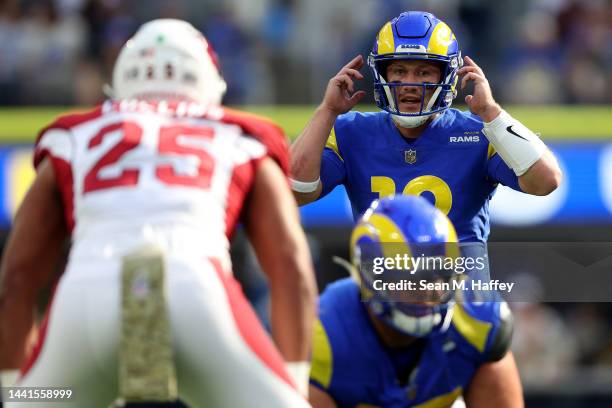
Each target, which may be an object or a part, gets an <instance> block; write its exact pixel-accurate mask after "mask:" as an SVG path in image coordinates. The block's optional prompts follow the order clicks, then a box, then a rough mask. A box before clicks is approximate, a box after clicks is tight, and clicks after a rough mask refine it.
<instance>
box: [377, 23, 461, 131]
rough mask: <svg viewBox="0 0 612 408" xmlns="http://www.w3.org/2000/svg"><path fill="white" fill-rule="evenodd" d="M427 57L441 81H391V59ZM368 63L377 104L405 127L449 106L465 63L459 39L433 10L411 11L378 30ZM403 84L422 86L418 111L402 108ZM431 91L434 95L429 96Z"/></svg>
mask: <svg viewBox="0 0 612 408" xmlns="http://www.w3.org/2000/svg"><path fill="white" fill-rule="evenodd" d="M397 60H426V61H433V62H436V63H437V64H439V66H440V72H441V77H440V82H438V83H398V82H393V83H390V82H388V81H387V80H386V69H387V66H388V65H389V64H390V63H391V62H392V61H397ZM368 65H369V66H370V68H371V69H372V74H373V76H374V99H375V101H376V105H377V106H378V107H379V108H381V109H382V110H385V111H387V112H389V113H390V114H392V115H393V119H394V121H395V122H396V123H398V124H399V125H400V126H403V127H408V128H412V127H417V126H419V125H421V124H423V123H424V122H425V121H426V120H427V119H428V118H429V117H430V116H431V115H432V114H434V113H436V112H442V111H444V110H445V109H448V108H449V107H450V106H451V104H452V102H453V99H454V98H455V97H456V96H457V88H456V86H457V79H458V76H457V71H458V70H459V68H461V66H462V65H463V60H462V58H461V51H460V49H459V43H458V42H457V39H456V38H455V35H454V34H453V32H452V30H451V29H450V27H449V26H448V25H446V23H444V22H443V21H442V20H439V19H438V18H437V17H436V16H434V15H433V14H431V13H426V12H422V11H409V12H404V13H402V14H400V15H399V16H398V17H396V18H394V19H393V20H391V21H389V22H387V23H386V24H385V25H384V26H383V27H382V28H381V29H380V31H379V32H378V35H377V36H376V41H375V42H374V46H373V47H372V52H371V53H370V55H369V57H368ZM402 86H420V87H422V91H423V92H422V95H421V107H420V109H419V111H418V112H402V111H400V110H399V104H398V100H397V91H398V90H399V89H398V88H399V87H402ZM428 90H429V91H430V92H429V93H432V91H433V93H432V96H431V97H430V98H429V100H426V98H425V95H426V94H427V93H428V92H426V91H428Z"/></svg>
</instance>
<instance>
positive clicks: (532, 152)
mask: <svg viewBox="0 0 612 408" xmlns="http://www.w3.org/2000/svg"><path fill="white" fill-rule="evenodd" d="M482 133H484V134H485V136H486V137H487V139H489V142H490V143H491V145H492V146H493V147H494V148H495V151H496V152H497V153H498V154H499V156H500V157H501V158H502V160H503V161H504V162H505V163H506V164H507V165H508V167H510V168H511V169H512V170H514V173H515V174H516V175H517V176H522V175H523V174H525V173H526V172H527V170H529V168H530V167H531V166H533V164H534V163H535V162H537V161H538V160H539V159H540V157H542V155H543V154H544V152H545V151H546V145H545V144H544V142H542V140H540V138H539V137H538V136H537V135H536V134H535V133H533V132H532V131H531V130H529V129H528V128H527V127H526V126H524V125H523V124H522V123H521V122H519V121H518V120H516V119H514V118H513V117H512V116H510V115H509V114H508V113H507V112H506V111H504V110H502V112H501V113H500V114H499V115H498V116H497V117H496V118H495V119H493V120H492V121H491V122H485V123H484V127H483V128H482Z"/></svg>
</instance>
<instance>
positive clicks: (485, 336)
mask: <svg viewBox="0 0 612 408" xmlns="http://www.w3.org/2000/svg"><path fill="white" fill-rule="evenodd" d="M452 322H453V325H454V326H455V328H456V329H457V331H458V332H459V333H460V334H461V335H462V337H463V338H464V339H465V340H466V341H467V342H468V343H469V344H471V345H472V346H473V347H474V348H475V349H476V350H477V351H478V352H479V353H481V355H483V357H484V358H485V360H486V361H497V360H499V359H501V358H502V357H503V356H504V355H505V354H506V352H507V351H508V348H509V347H510V341H511V339H512V327H513V324H512V323H513V320H512V312H511V311H510V308H509V307H508V304H507V303H506V302H504V301H497V302H482V303H476V302H462V303H457V304H456V305H455V307H454V311H453V319H452Z"/></svg>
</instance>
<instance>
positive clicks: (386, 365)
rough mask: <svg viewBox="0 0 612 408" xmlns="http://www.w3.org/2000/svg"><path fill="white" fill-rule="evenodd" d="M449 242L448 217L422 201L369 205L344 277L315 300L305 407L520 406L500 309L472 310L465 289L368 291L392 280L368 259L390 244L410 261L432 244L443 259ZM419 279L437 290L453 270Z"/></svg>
mask: <svg viewBox="0 0 612 408" xmlns="http://www.w3.org/2000/svg"><path fill="white" fill-rule="evenodd" d="M456 241H457V236H456V232H455V229H454V227H453V226H452V224H451V222H450V221H449V220H448V218H447V217H446V216H445V215H444V214H443V213H442V212H441V211H439V210H438V209H436V208H435V207H433V206H432V205H431V204H430V203H429V202H428V201H427V200H425V199H424V198H422V197H417V196H394V197H389V198H384V199H381V200H377V201H374V202H373V203H372V205H371V206H370V208H369V209H368V210H367V211H366V212H365V214H364V216H363V217H362V218H361V220H360V221H359V223H358V224H357V225H356V226H355V228H354V230H353V233H352V236H351V260H352V266H351V275H352V277H350V278H345V279H342V280H339V281H337V282H334V283H332V284H330V285H329V286H328V287H327V288H326V290H325V291H324V293H323V294H322V296H321V298H320V304H319V320H318V321H317V322H316V327H315V332H314V344H313V351H312V353H313V355H312V368H311V373H310V391H309V394H310V402H311V403H312V405H313V407H315V408H323V407H325V408H327V407H428V408H432V407H450V406H451V405H452V404H453V403H454V402H455V401H456V400H457V399H458V398H460V397H463V399H464V401H465V404H466V405H467V407H469V408H474V407H476V408H478V407H497V408H500V407H503V408H506V407H508V408H510V407H513V408H514V407H522V406H523V398H522V390H521V383H520V379H519V375H518V372H517V368H516V364H515V361H514V357H513V355H512V353H511V352H510V351H509V347H510V341H511V337H512V315H511V312H510V310H509V308H508V305H507V304H506V303H505V302H503V301H502V300H501V299H500V300H497V301H487V302H474V301H471V300H468V299H470V296H469V291H468V289H466V290H464V291H461V290H453V289H452V285H451V286H450V287H451V289H449V290H433V291H421V292H419V291H414V290H412V291H411V290H405V291H399V292H397V291H396V292H395V293H393V291H391V290H388V289H387V290H376V289H375V288H374V286H376V287H377V288H379V289H380V281H381V280H382V281H385V280H386V281H389V280H393V278H389V277H387V278H385V273H389V272H388V271H385V272H384V273H380V271H378V273H376V274H375V273H374V271H373V268H372V265H371V264H369V265H368V260H369V261H371V260H372V256H377V255H380V254H383V255H384V254H388V253H389V252H390V251H391V252H392V251H393V249H391V247H393V248H395V249H397V246H398V245H400V246H401V245H404V246H405V248H407V249H406V251H408V252H409V251H410V248H415V246H418V245H431V248H432V250H433V248H435V246H436V244H438V245H437V246H438V248H440V247H442V248H444V249H443V250H444V251H449V248H450V247H451V245H449V244H448V243H449V242H456ZM390 242H393V243H394V244H389V243H390ZM455 245H456V244H455ZM455 249H456V247H455ZM413 252H414V251H413ZM404 273H405V275H406V276H407V277H408V278H409V279H413V281H414V279H415V278H414V277H412V278H411V277H410V274H409V273H406V272H405V271H404ZM417 275H418V279H423V278H424V277H427V281H428V282H431V283H436V284H439V283H444V282H446V283H449V282H451V281H452V280H457V278H458V276H457V274H456V273H455V272H454V271H451V272H450V273H448V272H444V271H434V270H422V271H419V273H417V274H415V276H417ZM389 276H393V275H389ZM409 279H408V280H409ZM376 280H379V282H378V283H377V284H375V283H374V282H375V281H376ZM406 281H407V280H406ZM396 282H397V280H396ZM467 287H469V285H467Z"/></svg>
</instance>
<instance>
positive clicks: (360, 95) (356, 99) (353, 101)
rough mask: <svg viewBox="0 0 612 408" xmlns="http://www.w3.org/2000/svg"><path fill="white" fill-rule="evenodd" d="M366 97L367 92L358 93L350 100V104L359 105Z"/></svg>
mask: <svg viewBox="0 0 612 408" xmlns="http://www.w3.org/2000/svg"><path fill="white" fill-rule="evenodd" d="M365 95H366V93H365V91H357V92H355V93H354V94H353V96H351V97H350V98H349V101H350V103H351V104H352V105H353V106H355V105H357V104H358V103H359V101H360V100H362V99H363V97H364V96H365Z"/></svg>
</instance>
